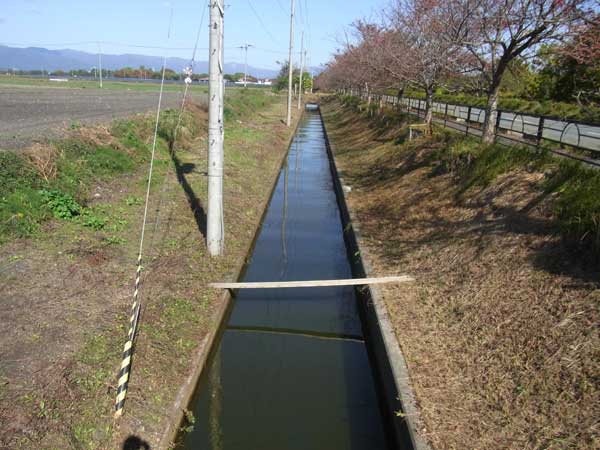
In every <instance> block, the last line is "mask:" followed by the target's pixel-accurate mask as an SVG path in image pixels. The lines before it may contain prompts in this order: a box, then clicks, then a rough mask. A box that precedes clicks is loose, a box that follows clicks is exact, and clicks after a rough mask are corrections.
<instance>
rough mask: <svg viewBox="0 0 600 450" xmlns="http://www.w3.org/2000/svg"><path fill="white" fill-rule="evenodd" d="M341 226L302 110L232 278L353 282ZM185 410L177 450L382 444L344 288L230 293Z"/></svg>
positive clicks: (314, 129) (317, 132)
mask: <svg viewBox="0 0 600 450" xmlns="http://www.w3.org/2000/svg"><path fill="white" fill-rule="evenodd" d="M342 232H343V230H342V222H341V219H340V213H339V209H338V205H337V201H336V196H335V192H334V188H333V181H332V178H331V172H330V167H329V160H328V157H327V151H326V144H325V139H324V132H323V128H322V124H321V117H320V115H319V113H318V112H306V113H305V115H304V117H303V119H302V122H301V124H300V127H299V129H298V132H297V134H296V137H295V138H294V141H293V143H292V147H291V149H290V153H289V156H288V158H287V164H286V165H285V166H284V168H283V169H282V171H281V173H280V175H279V180H278V182H277V187H276V190H275V192H274V194H273V197H272V199H271V202H270V205H269V209H268V211H267V215H266V217H265V221H264V223H263V226H262V229H261V231H260V234H259V238H258V240H257V242H256V247H255V249H254V252H253V254H252V258H251V260H250V262H249V265H248V267H247V269H246V273H245V276H244V279H243V280H244V281H277V280H318V279H335V278H352V274H351V269H350V265H349V263H348V259H347V253H346V247H345V243H344V238H343V233H342ZM192 408H193V413H194V417H195V421H196V423H195V426H194V430H193V431H192V432H191V433H189V434H187V435H186V436H184V437H183V438H182V442H183V445H182V448H185V449H190V450H191V449H194V450H201V449H202V450H205V449H206V450H208V449H212V450H233V449H244V450H286V449H298V450H300V449H302V450H308V449H310V450H335V449H352V450H360V449H365V450H366V449H369V450H376V449H387V448H388V444H387V442H386V436H385V433H384V426H383V419H382V416H381V412H380V408H379V403H378V399H377V394H376V388H375V383H374V379H373V374H372V370H371V367H370V362H369V358H368V355H367V349H366V346H365V343H364V342H363V337H362V329H361V322H360V318H359V314H358V310H357V306H356V297H355V294H354V289H353V288H351V287H341V288H338V287H328V288H303V289H270V290H263V289H257V290H245V291H244V290H242V291H240V292H239V293H238V295H237V298H236V299H235V300H234V305H233V309H232V312H231V316H230V317H229V321H228V323H227V326H226V328H225V331H224V333H223V335H222V338H221V340H220V342H219V344H218V348H217V350H216V352H215V354H214V357H213V358H212V359H211V361H210V364H209V367H208V369H207V370H206V372H205V373H204V374H203V376H202V379H201V382H200V385H199V387H198V392H197V394H196V398H195V402H194V403H193V405H192Z"/></svg>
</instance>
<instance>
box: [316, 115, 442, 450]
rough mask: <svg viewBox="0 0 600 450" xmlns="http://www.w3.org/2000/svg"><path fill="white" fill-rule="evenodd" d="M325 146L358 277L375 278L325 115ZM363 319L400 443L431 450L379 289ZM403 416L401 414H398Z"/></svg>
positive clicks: (372, 292) (369, 297)
mask: <svg viewBox="0 0 600 450" xmlns="http://www.w3.org/2000/svg"><path fill="white" fill-rule="evenodd" d="M321 121H322V124H323V130H324V134H325V143H326V146H327V153H328V155H329V162H330V167H331V171H332V175H333V183H334V188H335V192H336V196H337V200H338V204H339V208H340V212H341V215H342V224H343V226H344V239H345V240H346V245H347V248H348V254H349V259H350V262H351V264H352V272H353V275H354V277H357V278H359V277H360V278H362V277H369V276H372V266H371V263H370V260H371V258H370V255H369V252H368V251H367V249H366V247H365V246H364V245H361V233H360V225H359V222H358V220H357V217H356V215H355V214H354V212H353V211H352V210H351V209H350V208H349V207H348V203H347V201H346V197H345V193H344V190H343V187H342V186H343V179H342V178H340V176H339V172H338V169H337V164H336V160H335V146H334V144H332V143H331V141H330V140H329V135H328V133H327V126H326V124H325V119H324V118H323V116H322V115H321ZM358 294H359V299H360V301H361V307H362V313H363V319H364V321H365V323H364V325H365V329H366V333H367V338H368V339H367V341H368V342H369V350H370V353H371V358H372V359H373V360H374V361H373V362H374V364H375V365H376V367H375V369H376V372H377V375H378V378H379V384H380V390H381V391H382V392H381V393H382V394H383V396H384V399H383V402H384V405H385V406H384V407H385V408H386V410H387V411H386V413H387V419H388V422H389V423H390V428H391V432H392V433H393V435H394V438H395V441H396V444H397V446H398V448H399V449H402V450H405V449H406V450H408V449H413V450H431V447H430V446H429V444H428V443H427V441H426V440H425V439H424V437H423V436H421V435H420V433H419V429H418V425H417V423H418V417H419V410H418V408H417V404H416V398H415V395H414V392H413V390H412V387H411V385H410V377H409V373H408V367H407V365H406V359H405V358H404V354H403V353H402V349H401V347H400V343H399V342H398V339H397V337H396V334H395V331H394V327H393V325H392V322H391V320H390V318H389V315H388V312H387V307H386V305H385V302H384V300H383V297H382V295H381V291H380V290H379V288H378V287H377V286H370V287H367V288H366V289H364V290H363V291H362V292H359V293H358ZM398 413H401V414H398Z"/></svg>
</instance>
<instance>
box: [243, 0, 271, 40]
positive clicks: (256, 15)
mask: <svg viewBox="0 0 600 450" xmlns="http://www.w3.org/2000/svg"><path fill="white" fill-rule="evenodd" d="M247 1H248V6H250V9H251V10H252V13H253V14H254V16H255V17H256V19H257V20H258V23H259V24H260V26H261V27H262V28H263V30H265V33H267V35H269V37H270V38H271V40H272V41H273V42H274V43H275V44H277V43H278V42H277V39H275V36H273V34H272V33H271V31H270V30H269V28H267V26H266V25H265V23H264V22H263V20H262V18H261V17H260V15H259V14H258V13H257V12H256V9H254V6H253V5H252V1H251V0H247Z"/></svg>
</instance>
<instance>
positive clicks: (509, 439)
mask: <svg viewBox="0 0 600 450" xmlns="http://www.w3.org/2000/svg"><path fill="white" fill-rule="evenodd" d="M323 110H324V118H325V121H326V123H327V128H328V132H329V133H330V139H331V140H332V142H333V143H334V145H335V151H336V160H337V162H338V168H339V169H340V173H341V174H342V176H343V177H344V181H345V183H346V184H349V185H351V186H352V191H351V192H350V193H349V194H348V201H349V205H350V207H351V208H352V209H353V210H354V212H355V213H356V216H357V217H358V220H359V222H360V228H361V235H362V238H363V243H364V245H365V246H366V248H367V250H368V251H369V253H370V255H371V258H372V260H371V262H372V265H373V268H374V272H375V273H373V274H372V275H374V276H383V275H392V274H396V273H406V274H410V275H412V276H414V277H415V278H416V280H417V281H416V283H415V284H414V285H410V286H409V285H406V286H403V287H402V288H397V287H392V286H384V287H382V289H381V291H382V294H383V298H384V300H385V302H386V305H387V307H388V311H389V313H390V317H391V318H392V321H393V324H394V327H395V331H396V335H397V338H398V341H399V342H400V345H401V347H402V350H403V353H404V355H405V357H406V360H407V364H408V367H409V373H410V381H411V384H412V386H413V389H414V391H415V395H416V397H417V402H418V405H419V409H420V432H421V433H422V435H423V436H424V437H425V438H426V439H427V440H428V441H429V442H430V444H431V445H432V447H433V448H434V449H436V450H443V449H444V450H445V449H456V450H465V449H514V450H534V449H536V450H539V449H553V450H559V449H561V450H562V449H590V450H591V449H598V448H600V431H599V429H598V405H599V404H600V386H599V385H598V380H599V379H600V364H599V363H598V361H599V360H600V359H599V358H600V354H599V348H600V335H599V333H598V323H600V309H599V305H600V289H599V287H600V284H599V282H598V271H597V268H598V265H597V261H596V262H595V261H594V259H593V258H592V257H591V256H590V255H589V254H588V253H589V252H587V251H586V249H585V248H584V247H583V246H581V245H580V246H578V245H577V243H572V242H569V241H567V240H565V239H563V238H562V237H561V235H560V233H558V232H557V227H556V223H555V217H554V214H553V211H554V210H553V204H554V201H555V196H554V195H548V194H547V193H545V192H544V190H543V189H542V186H543V184H542V183H543V180H544V178H545V174H544V173H542V172H540V171H535V170H530V169H528V168H527V167H526V166H521V167H518V168H516V169H513V170H511V171H510V172H508V173H504V174H501V175H499V176H498V177H496V178H495V179H494V180H493V181H492V182H491V183H489V184H488V185H475V186H471V187H468V188H465V186H464V185H463V184H461V179H460V177H458V176H457V175H456V173H453V172H452V171H448V170H444V168H443V167H441V166H440V165H439V161H440V159H439V158H440V155H443V154H444V152H446V153H447V152H448V149H447V148H446V147H444V143H443V141H441V140H438V141H435V140H432V139H429V140H428V139H425V138H419V139H417V140H415V141H412V142H407V136H406V135H407V133H406V131H407V130H406V127H405V126H404V127H403V126H402V124H400V125H398V123H397V122H396V123H394V121H393V119H392V120H391V121H390V122H389V123H387V124H386V119H385V118H383V117H382V118H381V119H378V118H377V117H373V118H369V117H367V115H366V114H364V113H363V114H360V113H357V112H356V111H354V110H351V109H350V108H345V107H343V106H341V105H340V104H339V103H336V102H332V103H326V104H325V105H323ZM588 250H589V249H588Z"/></svg>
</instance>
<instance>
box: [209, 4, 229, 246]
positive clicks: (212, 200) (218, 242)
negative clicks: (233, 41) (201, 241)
mask: <svg viewBox="0 0 600 450" xmlns="http://www.w3.org/2000/svg"><path fill="white" fill-rule="evenodd" d="M224 16H225V9H224V5H223V0H211V3H210V38H209V63H208V78H209V84H208V101H209V103H208V213H207V226H206V245H207V247H208V252H209V254H210V255H211V256H218V255H222V254H223V247H224V245H223V242H224V238H223V235H224V230H223V159H224V158H223V137H224V127H223V90H224V88H223V26H224Z"/></svg>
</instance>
